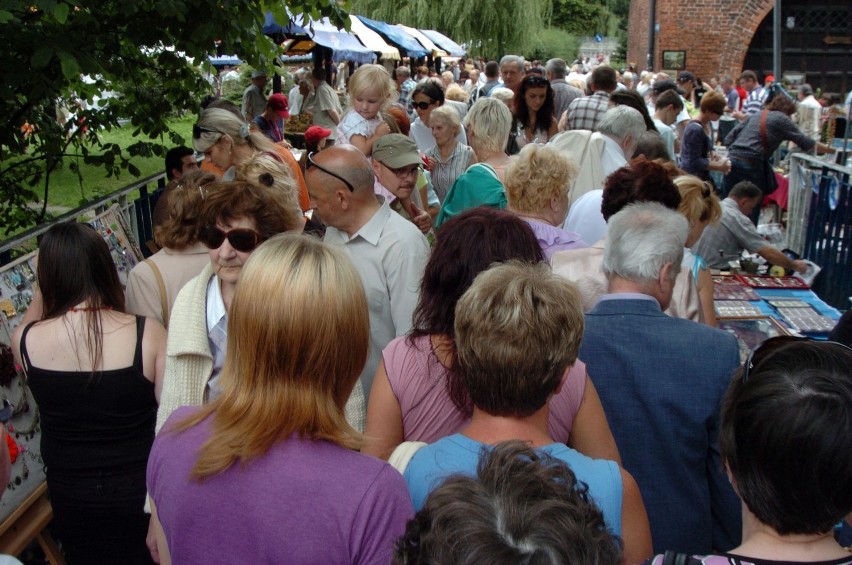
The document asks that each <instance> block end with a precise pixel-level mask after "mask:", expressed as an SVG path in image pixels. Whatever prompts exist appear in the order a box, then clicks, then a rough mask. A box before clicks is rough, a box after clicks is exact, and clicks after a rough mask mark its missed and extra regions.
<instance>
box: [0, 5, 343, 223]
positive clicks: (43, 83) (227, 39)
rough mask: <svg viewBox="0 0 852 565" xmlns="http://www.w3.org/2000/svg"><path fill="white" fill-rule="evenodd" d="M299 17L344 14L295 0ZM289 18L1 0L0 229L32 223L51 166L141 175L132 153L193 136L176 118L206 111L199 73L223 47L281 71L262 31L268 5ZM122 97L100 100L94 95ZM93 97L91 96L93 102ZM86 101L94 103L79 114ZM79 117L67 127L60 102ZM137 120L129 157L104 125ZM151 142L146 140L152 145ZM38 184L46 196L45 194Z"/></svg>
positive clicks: (220, 9)
mask: <svg viewBox="0 0 852 565" xmlns="http://www.w3.org/2000/svg"><path fill="white" fill-rule="evenodd" d="M288 4H289V9H290V10H291V12H293V13H308V14H310V15H312V16H315V17H320V16H329V17H331V18H332V19H333V20H334V21H338V22H342V21H343V15H344V13H343V11H342V9H341V7H340V6H339V5H338V4H335V3H330V2H326V1H325V0H295V1H291V2H288ZM268 10H271V11H273V12H274V13H275V15H276V19H278V21H286V19H287V15H286V11H285V10H286V8H285V4H284V3H283V2H272V1H269V0H263V1H261V2H257V1H255V0H229V1H228V2H215V3H214V2H209V1H206V0H68V1H64V0H3V1H2V2H0V26H2V29H3V32H2V34H0V56H2V60H3V62H4V70H3V74H2V78H0V115H2V116H3V117H4V120H3V122H4V125H5V127H4V128H2V129H0V227H7V228H15V227H19V226H26V225H30V224H31V223H32V222H33V221H34V220H38V219H39V216H40V217H43V214H44V210H43V209H42V210H41V211H33V210H30V209H28V208H27V207H25V206H24V204H26V203H28V202H33V201H36V200H38V199H39V198H45V200H46V196H47V193H48V190H49V182H50V173H51V172H52V171H53V170H55V168H56V167H57V166H69V167H72V168H73V167H74V159H84V160H86V162H89V163H98V164H102V165H104V166H105V167H106V168H107V170H108V171H109V172H110V173H112V174H115V173H117V172H118V171H119V170H120V169H122V168H123V169H127V170H129V171H130V172H131V173H134V169H135V167H134V166H133V164H132V162H131V160H130V159H131V158H132V157H133V156H134V155H150V154H158V155H161V154H163V152H164V149H163V144H164V143H165V144H168V145H174V144H177V143H182V142H184V140H182V139H180V138H179V137H177V136H176V135H175V134H174V133H173V132H170V131H169V129H168V125H167V118H168V117H169V116H171V115H174V113H175V112H180V111H185V110H193V111H194V110H195V109H197V104H198V100H197V98H196V93H197V92H199V91H200V89H202V88H203V87H204V82H203V77H202V76H201V74H200V72H199V69H200V68H201V67H202V64H203V63H205V62H206V59H207V56H208V55H209V54H215V51H216V44H217V43H218V44H219V45H220V49H221V51H222V52H224V53H239V54H240V55H241V57H243V58H244V59H246V60H247V61H248V62H249V63H251V64H252V65H254V66H257V67H263V68H271V61H272V59H273V57H274V56H275V55H276V53H277V47H276V46H275V44H274V43H272V42H271V41H270V40H269V39H268V38H266V37H264V36H263V35H262V34H261V32H260V30H261V27H262V24H263V17H264V12H265V11H268ZM109 91H116V92H117V96H116V97H114V98H109V99H107V100H105V101H102V103H101V104H100V107H99V108H93V107H91V103H92V102H93V100H94V98H95V97H96V96H99V95H101V94H102V93H104V92H109ZM84 102H87V103H88V104H84ZM84 105H88V106H89V109H86V110H80V109H79V108H81V107H82V106H84ZM61 107H66V108H69V109H70V110H71V111H72V113H75V114H76V116H75V117H74V118H72V119H70V120H69V121H68V122H67V123H65V124H63V125H60V123H59V122H58V121H57V119H56V116H57V110H58V108H61ZM119 119H127V120H130V122H131V123H132V124H133V126H135V128H136V132H137V134H139V135H140V140H142V141H140V142H139V143H137V144H135V145H133V146H132V147H131V148H130V149H129V150H128V151H127V153H126V154H125V153H124V152H122V151H121V150H120V148H118V147H117V146H106V147H104V146H101V145H100V143H99V141H98V138H97V136H96V135H95V134H96V132H97V131H99V130H102V129H109V128H112V127H116V126H117V125H118V123H119ZM145 140H147V141H145ZM36 191H38V192H39V193H40V194H37V193H36Z"/></svg>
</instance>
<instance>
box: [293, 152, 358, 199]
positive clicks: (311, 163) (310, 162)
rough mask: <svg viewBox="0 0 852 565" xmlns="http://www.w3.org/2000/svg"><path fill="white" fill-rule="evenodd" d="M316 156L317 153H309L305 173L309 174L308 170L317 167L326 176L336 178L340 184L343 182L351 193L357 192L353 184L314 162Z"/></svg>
mask: <svg viewBox="0 0 852 565" xmlns="http://www.w3.org/2000/svg"><path fill="white" fill-rule="evenodd" d="M314 155H316V153H308V166H307V167H305V172H307V170H308V169H310V168H311V167H316V168H317V169H319V170H321V171H322V172H324V173H325V174H327V175H331V176H333V177H334V178H336V179H337V180H339V181H340V182H342V183H343V184H345V185H346V188H348V189H349V192H355V187H354V186H352V183H350V182H349V181H348V180H346V179H345V178H343V177H342V176H340V175H338V174H337V173H332V172H331V171H329V170H328V169H326V168H325V167H323V166H322V165H318V164H317V162H316V161H314Z"/></svg>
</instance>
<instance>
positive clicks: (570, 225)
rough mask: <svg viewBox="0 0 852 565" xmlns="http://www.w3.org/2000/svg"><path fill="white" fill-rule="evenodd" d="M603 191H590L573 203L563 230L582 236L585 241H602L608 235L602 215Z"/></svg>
mask: <svg viewBox="0 0 852 565" xmlns="http://www.w3.org/2000/svg"><path fill="white" fill-rule="evenodd" d="M602 201H603V190H601V189H596V190H590V191H589V192H587V193H586V194H584V195H583V196H581V197H580V198H578V199H577V201H576V202H572V203H571V207H570V208H569V209H568V216H567V217H566V218H565V223H564V224H563V225H562V229H564V230H565V231H570V232H574V233H577V234H580V237H581V238H582V239H583V241H590V242H592V243H594V242H596V241H600V240H601V239H602V238H603V236H604V235H606V220H604V218H603V214H601V202H602Z"/></svg>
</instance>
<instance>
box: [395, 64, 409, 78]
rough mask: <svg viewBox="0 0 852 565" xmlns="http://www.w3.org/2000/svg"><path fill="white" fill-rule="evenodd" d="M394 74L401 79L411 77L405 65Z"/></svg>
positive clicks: (399, 67)
mask: <svg viewBox="0 0 852 565" xmlns="http://www.w3.org/2000/svg"><path fill="white" fill-rule="evenodd" d="M396 74H398V75H399V76H401V77H410V76H411V69H409V68H408V67H406V66H405V65H400V66H398V67H397V68H396Z"/></svg>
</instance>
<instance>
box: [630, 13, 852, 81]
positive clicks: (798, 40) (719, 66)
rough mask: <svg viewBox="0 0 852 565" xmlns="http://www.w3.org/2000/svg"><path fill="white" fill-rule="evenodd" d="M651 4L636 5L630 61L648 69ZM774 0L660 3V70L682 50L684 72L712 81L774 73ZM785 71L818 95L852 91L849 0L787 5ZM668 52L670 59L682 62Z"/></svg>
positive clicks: (783, 21) (632, 16) (656, 64)
mask: <svg viewBox="0 0 852 565" xmlns="http://www.w3.org/2000/svg"><path fill="white" fill-rule="evenodd" d="M650 3H651V2H650V0H632V1H631V2H630V19H629V22H628V33H627V37H628V43H627V60H628V62H631V63H635V64H636V67H637V68H638V69H644V68H646V66H647V65H646V60H647V52H648V31H649V25H650ZM774 6H775V1H774V0H752V1H748V2H744V1H743V0H736V1H735V0H693V1H691V2H683V1H677V0H657V10H656V12H657V14H656V19H655V21H656V24H657V26H658V28H657V29H658V31H657V33H656V42H655V61H654V70H662V69H663V68H664V66H663V64H662V61H663V51H684V52H685V57H684V62H685V65H686V68H687V69H689V70H690V71H692V72H693V73H695V74H696V75H697V76H699V77H701V78H704V79H707V78H709V77H711V76H713V75H730V76H732V77H735V78H736V77H737V76H738V75H739V73H740V72H741V71H742V70H743V69H752V70H754V71H755V72H757V74H758V76H759V78H760V79H761V81H762V79H763V77H764V76H765V75H767V74H771V73H772V32H773V30H772V23H773V16H772V9H773V7H774ZM781 26H782V35H781V44H782V46H783V49H782V53H781V69H782V71H783V72H790V73H805V82H808V83H810V84H811V85H812V86H813V87H814V88H815V89H816V88H818V89H820V90H822V91H826V92H833V93H836V94H841V93H846V92H849V91H850V90H852V67H850V65H849V53H850V50H852V3H850V2H849V0H822V1H820V2H818V3H814V2H808V1H807V0H782V3H781ZM677 60H679V56H678V55H677V54H670V55H669V57H668V61H670V62H671V61H677Z"/></svg>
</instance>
